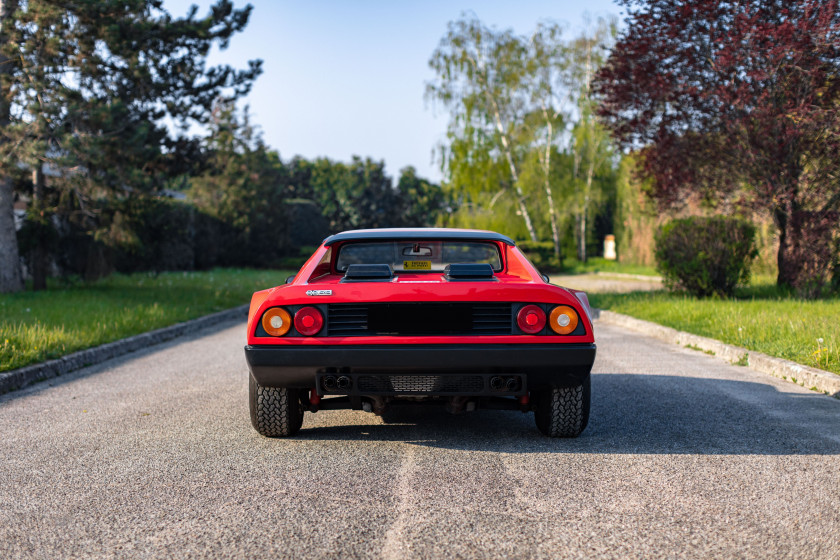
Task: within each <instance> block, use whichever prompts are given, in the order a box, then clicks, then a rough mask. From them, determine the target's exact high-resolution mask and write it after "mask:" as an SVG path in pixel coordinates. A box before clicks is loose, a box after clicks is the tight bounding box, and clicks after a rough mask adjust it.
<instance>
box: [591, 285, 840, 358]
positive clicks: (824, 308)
mask: <svg viewBox="0 0 840 560" xmlns="http://www.w3.org/2000/svg"><path fill="white" fill-rule="evenodd" d="M762 280H763V281H762V282H758V281H754V282H753V284H752V285H751V286H750V287H748V288H742V289H739V290H738V291H737V294H736V297H734V298H732V299H697V298H693V297H689V296H685V295H677V294H670V293H668V292H665V291H657V292H633V293H630V294H594V293H593V294H590V299H591V302H592V305H593V307H597V308H600V309H609V310H611V311H616V312H618V313H624V314H626V315H631V316H633V317H637V318H639V319H644V320H647V321H653V322H654V323H659V324H661V325H665V326H668V327H672V328H674V329H677V330H681V331H685V332H689V333H693V334H698V335H701V336H706V337H709V338H714V339H716V340H720V341H722V342H726V343H729V344H735V345H737V346H741V347H743V348H746V349H748V350H754V351H757V352H762V353H764V354H769V355H771V356H776V357H779V358H785V359H788V360H792V361H794V362H797V363H800V364H803V365H808V366H812V367H818V368H820V369H824V370H827V371H831V372H834V373H838V374H840V321H838V317H840V298H837V297H834V298H828V299H822V300H801V299H797V298H796V297H794V296H793V295H792V294H790V293H788V292H785V291H781V290H778V289H777V288H776V287H775V286H774V285H772V284H771V283H768V282H767V279H762Z"/></svg>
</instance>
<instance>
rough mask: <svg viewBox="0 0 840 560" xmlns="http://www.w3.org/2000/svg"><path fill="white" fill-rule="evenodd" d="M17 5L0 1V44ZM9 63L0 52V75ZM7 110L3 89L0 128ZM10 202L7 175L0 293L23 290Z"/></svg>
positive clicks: (0, 212) (0, 223) (1, 180)
mask: <svg viewBox="0 0 840 560" xmlns="http://www.w3.org/2000/svg"><path fill="white" fill-rule="evenodd" d="M17 4H18V3H17V0H0V47H2V46H4V45H5V44H6V41H7V37H6V33H5V30H6V26H7V24H8V22H9V20H10V18H11V15H12V14H13V13H14V12H15V10H17ZM12 64H13V62H12V61H11V60H9V59H8V58H7V57H5V56H3V55H2V54H0V78H2V75H4V74H6V75H8V74H11V72H12ZM10 109H11V107H10V104H9V101H8V99H6V97H5V92H0V129H2V128H5V127H6V126H8V125H9V116H10V115H9V112H10ZM0 141H2V140H0ZM14 205H15V192H14V187H13V185H12V180H11V178H10V177H8V176H0V292H19V291H20V290H22V289H23V281H22V279H21V275H20V255H19V254H18V245H17V234H16V232H15V206H14Z"/></svg>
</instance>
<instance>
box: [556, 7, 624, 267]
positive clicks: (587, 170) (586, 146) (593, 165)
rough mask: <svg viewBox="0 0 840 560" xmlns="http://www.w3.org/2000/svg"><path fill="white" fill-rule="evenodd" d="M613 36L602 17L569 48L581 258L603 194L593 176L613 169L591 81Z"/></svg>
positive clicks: (574, 189) (574, 183)
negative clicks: (591, 216) (596, 205)
mask: <svg viewBox="0 0 840 560" xmlns="http://www.w3.org/2000/svg"><path fill="white" fill-rule="evenodd" d="M614 36H615V25H614V23H611V22H608V21H606V20H599V21H598V22H597V25H596V27H595V29H594V31H592V32H585V33H584V34H582V35H580V36H579V37H578V38H576V39H575V40H573V41H572V42H571V44H570V46H569V51H568V53H569V61H568V66H567V68H566V72H565V82H566V87H567V91H568V92H569V95H570V98H571V99H572V100H573V102H574V105H575V110H576V113H577V115H576V116H577V122H576V124H575V125H574V127H573V129H572V134H571V144H570V146H569V149H570V152H571V154H572V156H573V167H572V185H571V187H572V206H573V209H574V210H573V211H574V214H575V230H576V231H575V237H576V240H577V253H578V259H579V260H580V261H581V262H586V259H587V254H586V240H587V237H588V232H589V215H590V213H591V211H592V206H593V203H595V202H598V201H599V199H600V195H601V193H600V192H596V189H595V185H594V179H595V177H596V174H598V173H599V172H603V171H607V170H610V171H611V170H612V161H611V160H612V157H613V149H612V141H611V139H610V135H609V133H608V132H607V130H606V129H604V128H603V127H602V126H601V125H600V124H599V123H598V122H597V120H596V117H595V107H596V102H595V100H594V98H593V92H592V82H593V80H594V78H595V73H596V72H597V70H598V69H599V68H600V67H601V66H602V65H603V63H604V61H605V60H606V57H607V56H608V54H609V51H610V47H611V44H612V40H613V37H614Z"/></svg>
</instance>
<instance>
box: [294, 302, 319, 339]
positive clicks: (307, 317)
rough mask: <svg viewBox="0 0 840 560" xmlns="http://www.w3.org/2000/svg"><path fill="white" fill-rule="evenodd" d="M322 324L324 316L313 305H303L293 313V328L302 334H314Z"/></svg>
mask: <svg viewBox="0 0 840 560" xmlns="http://www.w3.org/2000/svg"><path fill="white" fill-rule="evenodd" d="M323 326H324V316H323V315H321V312H320V311H318V310H317V309H315V308H314V307H304V308H302V309H301V310H300V311H298V312H297V313H295V329H296V330H297V332H299V333H300V334H302V335H303V336H314V335H316V334H318V333H319V332H320V331H321V328H322V327H323Z"/></svg>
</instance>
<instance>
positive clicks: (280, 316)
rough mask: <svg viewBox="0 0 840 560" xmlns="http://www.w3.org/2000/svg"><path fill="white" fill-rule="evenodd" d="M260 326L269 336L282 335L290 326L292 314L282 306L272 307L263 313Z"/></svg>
mask: <svg viewBox="0 0 840 560" xmlns="http://www.w3.org/2000/svg"><path fill="white" fill-rule="evenodd" d="M262 326H263V328H264V329H265V332H267V333H268V334H270V335H271V336H283V335H284V334H286V333H287V332H289V329H291V328H292V316H291V315H289V312H288V311H286V310H285V309H283V308H282V307H272V308H271V309H269V310H268V311H266V312H265V313H263V316H262Z"/></svg>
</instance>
